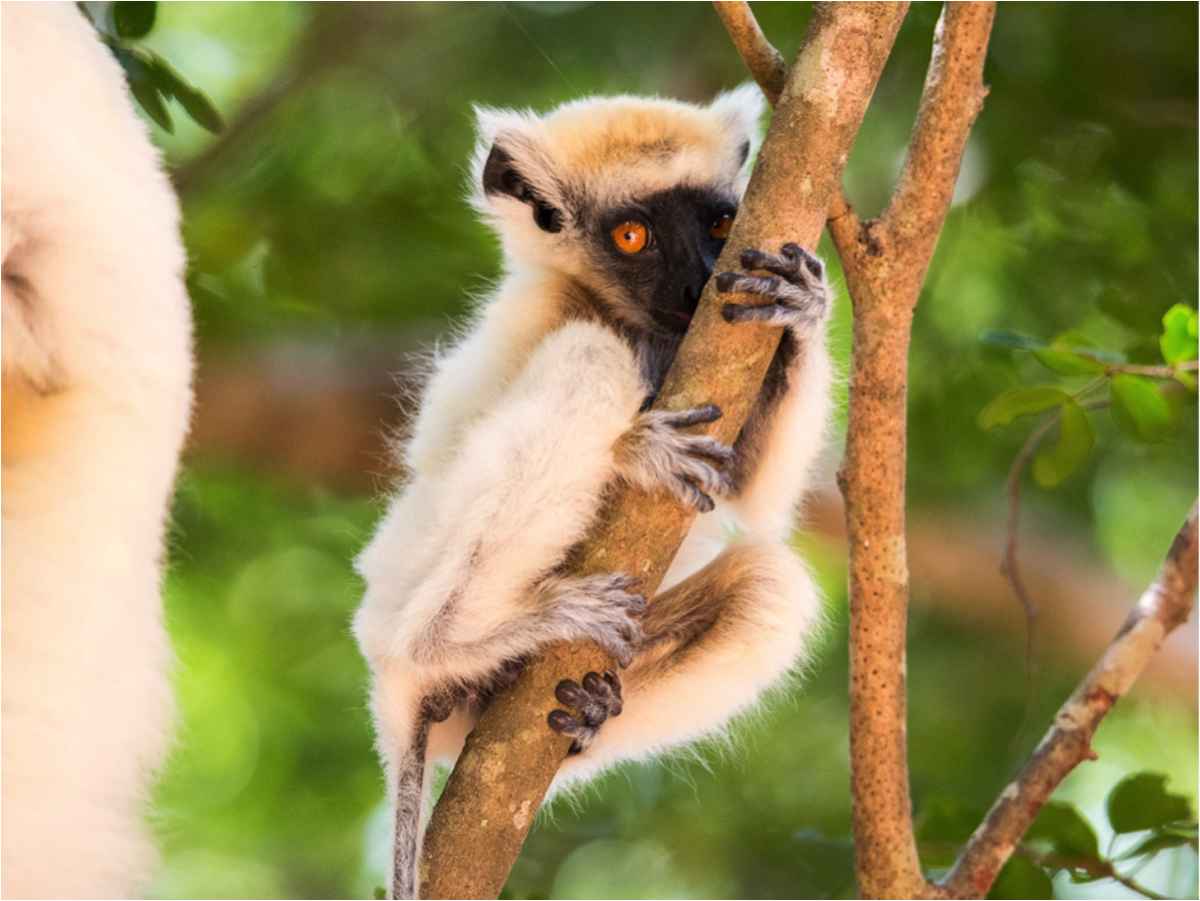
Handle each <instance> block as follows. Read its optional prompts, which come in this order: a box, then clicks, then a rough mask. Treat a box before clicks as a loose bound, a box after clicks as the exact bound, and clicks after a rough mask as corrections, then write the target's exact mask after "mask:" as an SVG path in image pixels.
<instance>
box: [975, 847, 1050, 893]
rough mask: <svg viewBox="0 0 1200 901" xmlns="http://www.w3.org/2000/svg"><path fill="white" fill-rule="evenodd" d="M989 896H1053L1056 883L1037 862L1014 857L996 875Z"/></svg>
mask: <svg viewBox="0 0 1200 901" xmlns="http://www.w3.org/2000/svg"><path fill="white" fill-rule="evenodd" d="M988 897H989V898H1053V897H1054V883H1053V882H1052V881H1051V880H1050V876H1049V875H1047V873H1046V871H1045V870H1043V869H1042V868H1041V867H1039V866H1038V865H1037V864H1035V863H1033V862H1031V861H1028V860H1026V859H1025V858H1024V857H1012V858H1009V861H1008V863H1006V864H1005V865H1004V869H1002V870H1001V871H1000V875H999V876H997V877H996V881H995V883H993V885H992V890H991V891H990V892H988Z"/></svg>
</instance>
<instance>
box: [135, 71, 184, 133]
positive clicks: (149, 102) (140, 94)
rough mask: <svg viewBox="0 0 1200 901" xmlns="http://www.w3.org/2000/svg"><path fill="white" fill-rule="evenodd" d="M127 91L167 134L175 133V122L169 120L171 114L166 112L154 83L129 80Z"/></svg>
mask: <svg viewBox="0 0 1200 901" xmlns="http://www.w3.org/2000/svg"><path fill="white" fill-rule="evenodd" d="M129 91H130V93H132V94H133V96H134V97H135V98H136V99H137V102H138V103H140V104H141V106H142V109H144V110H145V111H146V115H148V116H149V117H150V118H151V119H153V120H154V121H155V122H157V123H158V124H159V125H160V126H161V127H162V129H163V130H164V131H166V132H167V133H168V134H174V133H175V123H174V122H172V121H171V114H170V113H168V112H167V108H166V106H165V105H164V104H163V102H162V98H161V97H160V96H159V94H158V89H157V88H156V87H154V85H152V84H150V83H149V82H146V81H132V80H130V81H129Z"/></svg>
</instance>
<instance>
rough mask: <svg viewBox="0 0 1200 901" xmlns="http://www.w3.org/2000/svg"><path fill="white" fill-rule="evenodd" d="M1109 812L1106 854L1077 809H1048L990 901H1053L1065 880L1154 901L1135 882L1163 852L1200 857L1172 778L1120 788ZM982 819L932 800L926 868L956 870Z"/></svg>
mask: <svg viewBox="0 0 1200 901" xmlns="http://www.w3.org/2000/svg"><path fill="white" fill-rule="evenodd" d="M1105 812H1106V814H1107V819H1108V827H1109V829H1110V830H1111V832H1112V833H1113V838H1112V840H1111V841H1110V842H1109V845H1108V847H1107V848H1106V849H1104V850H1101V847H1100V840H1099V838H1098V836H1097V830H1096V827H1095V826H1094V825H1093V824H1092V823H1091V822H1090V821H1089V820H1088V818H1087V817H1086V816H1084V814H1083V813H1082V812H1080V810H1079V809H1078V808H1077V807H1076V806H1075V805H1073V804H1070V803H1068V802H1065V801H1050V802H1049V803H1047V804H1046V805H1045V806H1044V807H1043V808H1042V810H1041V812H1040V813H1039V814H1038V817H1037V819H1036V820H1034V822H1033V825H1032V826H1031V827H1030V828H1029V830H1028V831H1027V832H1026V833H1025V836H1024V838H1023V839H1022V841H1021V844H1020V845H1019V846H1018V848H1017V850H1016V852H1015V853H1014V855H1013V857H1012V858H1011V859H1010V860H1009V862H1008V864H1006V865H1005V867H1004V869H1003V870H1002V871H1001V872H1000V875H999V877H998V878H997V880H996V882H995V885H994V886H993V888H992V891H991V893H990V894H989V896H988V897H990V898H1054V897H1056V895H1055V890H1054V882H1053V879H1054V877H1055V876H1056V875H1058V874H1059V873H1065V874H1067V876H1068V877H1069V878H1070V881H1071V882H1072V883H1076V884H1080V883H1095V882H1102V881H1104V880H1111V881H1113V882H1117V883H1119V884H1121V885H1123V886H1125V887H1126V888H1127V889H1130V890H1131V891H1134V892H1136V893H1138V894H1141V895H1143V896H1145V897H1147V898H1158V897H1161V896H1160V895H1158V894H1157V893H1155V892H1154V891H1152V890H1150V889H1148V888H1146V887H1144V886H1142V885H1140V884H1139V883H1138V882H1137V881H1136V880H1135V877H1136V876H1137V875H1138V874H1139V872H1140V871H1141V870H1142V869H1143V868H1144V867H1145V866H1146V865H1147V864H1148V863H1149V862H1150V861H1151V860H1153V859H1154V857H1155V856H1156V855H1157V854H1159V853H1160V852H1162V851H1165V850H1168V849H1172V848H1185V847H1190V848H1191V849H1192V851H1193V853H1194V852H1195V851H1196V849H1197V827H1196V814H1195V811H1193V810H1192V806H1191V803H1190V802H1189V800H1188V799H1187V798H1186V797H1184V796H1183V795H1178V794H1173V793H1171V792H1170V791H1168V789H1167V777H1166V776H1164V775H1162V774H1160V773H1152V772H1140V773H1133V774H1131V775H1128V776H1126V777H1125V778H1123V779H1122V780H1121V781H1120V782H1118V783H1117V784H1116V785H1115V786H1114V787H1113V789H1112V790H1111V791H1110V792H1109V794H1108V798H1107V800H1106V801H1105ZM981 816H982V812H981V811H979V810H976V809H974V808H973V807H972V806H971V805H969V804H966V803H964V802H962V801H960V800H958V799H956V798H951V797H936V798H931V799H929V800H928V801H927V802H926V804H925V806H924V809H923V811H922V813H921V816H920V817H919V818H918V821H917V840H918V842H919V843H920V846H921V856H922V860H923V862H924V863H925V865H926V866H928V867H933V868H938V867H945V866H949V865H950V864H951V863H952V862H953V860H954V857H955V855H956V854H957V853H958V851H959V849H960V848H961V846H962V844H963V843H964V842H965V841H966V839H967V838H968V837H969V835H970V833H971V830H972V829H973V828H974V826H975V825H976V824H978V822H979V821H980V819H981ZM1127 839H1129V840H1131V841H1126V840H1127ZM1122 845H1124V846H1125V847H1121V846H1122Z"/></svg>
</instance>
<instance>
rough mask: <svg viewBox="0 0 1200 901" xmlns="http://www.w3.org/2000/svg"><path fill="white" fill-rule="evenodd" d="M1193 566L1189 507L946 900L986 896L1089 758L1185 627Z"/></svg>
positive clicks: (1195, 552)
mask: <svg viewBox="0 0 1200 901" xmlns="http://www.w3.org/2000/svg"><path fill="white" fill-rule="evenodd" d="M1198 561H1200V541H1198V540H1197V528H1196V504H1193V505H1192V510H1191V512H1190V513H1189V514H1188V517H1187V519H1186V520H1185V521H1184V524H1183V526H1182V528H1180V530H1179V533H1178V534H1177V535H1176V536H1175V541H1174V542H1173V543H1172V545H1171V549H1170V551H1169V552H1168V553H1167V557H1166V560H1165V561H1164V562H1163V565H1162V567H1161V568H1160V569H1159V571H1158V576H1157V577H1156V578H1155V580H1154V582H1153V583H1151V585H1150V587H1149V588H1148V589H1146V592H1145V593H1144V594H1143V595H1142V597H1141V599H1140V600H1139V601H1138V604H1137V606H1136V607H1134V609H1133V612H1132V613H1130V614H1129V618H1128V619H1127V620H1126V621H1125V624H1124V625H1123V626H1122V627H1121V629H1120V631H1119V632H1118V633H1117V636H1116V638H1114V639H1113V642H1112V644H1111V645H1109V647H1108V650H1107V651H1105V653H1104V656H1103V657H1101V658H1100V661H1099V662H1098V663H1097V664H1096V665H1095V666H1094V667H1093V668H1092V671H1091V672H1090V673H1088V674H1087V676H1086V677H1085V678H1084V680H1083V681H1082V682H1080V683H1079V686H1078V687H1077V688H1076V689H1075V691H1074V693H1073V694H1072V695H1071V697H1070V698H1068V699H1067V702H1066V703H1065V704H1063V706H1062V707H1060V708H1059V710H1058V713H1057V714H1055V716H1054V722H1053V724H1052V725H1051V726H1050V730H1049V731H1048V732H1047V733H1046V735H1045V737H1044V738H1043V739H1042V741H1041V743H1040V744H1039V745H1038V746H1037V748H1035V749H1034V751H1033V753H1032V754H1031V755H1030V757H1029V759H1028V760H1027V761H1026V762H1025V765H1024V766H1023V767H1021V771H1020V772H1019V773H1018V774H1017V778H1016V779H1015V780H1014V781H1013V782H1012V783H1011V784H1009V786H1008V787H1007V788H1005V789H1004V791H1003V792H1001V794H1000V797H999V798H998V799H997V801H996V803H995V804H993V805H992V809H991V810H990V811H988V814H987V816H986V817H985V818H984V821H983V823H982V824H981V825H980V827H979V828H978V829H977V830H975V834H974V835H973V836H971V840H970V842H969V843H968V844H967V848H966V850H965V851H964V852H963V853H962V856H961V857H959V859H958V862H957V863H956V864H955V865H954V869H953V870H951V872H950V874H949V875H948V876H947V877H946V881H945V884H944V885H945V888H946V890H947V891H948V892H949V893H950V896H951V897H955V898H982V897H984V896H985V895H986V894H987V893H988V890H989V889H990V888H991V887H992V883H993V882H995V880H996V876H997V875H998V874H999V872H1000V868H1001V867H1002V866H1004V863H1005V861H1007V860H1008V858H1009V857H1010V856H1012V853H1013V851H1014V849H1015V848H1016V847H1017V843H1018V842H1020V840H1021V836H1023V835H1024V834H1025V830H1027V829H1028V828H1029V826H1030V825H1031V824H1032V823H1033V821H1034V818H1035V817H1037V814H1038V811H1040V810H1041V809H1042V806H1043V805H1044V804H1045V803H1046V801H1047V800H1049V798H1050V795H1051V794H1053V792H1054V790H1055V789H1056V788H1058V785H1059V783H1061V782H1062V780H1063V779H1064V778H1066V776H1067V774H1068V773H1070V772H1071V770H1073V769H1075V767H1077V766H1079V764H1081V763H1083V762H1084V761H1085V760H1093V759H1095V754H1094V753H1093V751H1092V736H1093V735H1095V733H1096V729H1097V727H1099V725H1100V721H1101V720H1102V719H1104V716H1105V714H1107V713H1108V711H1109V710H1111V709H1112V706H1113V704H1115V703H1116V702H1117V700H1118V699H1119V698H1120V697H1121V696H1122V695H1124V694H1125V692H1127V691H1128V690H1129V687H1130V686H1131V685H1132V684H1133V682H1134V680H1135V679H1136V678H1137V677H1138V676H1139V675H1140V674H1141V672H1142V670H1143V669H1144V668H1145V666H1146V663H1147V662H1148V661H1149V660H1150V658H1151V657H1153V656H1154V654H1156V653H1157V652H1158V649H1159V647H1160V646H1161V645H1162V643H1163V639H1165V638H1166V637H1167V635H1169V634H1170V633H1171V632H1172V631H1173V630H1174V629H1175V628H1176V627H1177V626H1179V625H1181V624H1183V623H1184V622H1186V621H1187V618H1188V616H1189V614H1190V613H1191V611H1192V603H1193V598H1194V597H1195V594H1196V567H1197V563H1198Z"/></svg>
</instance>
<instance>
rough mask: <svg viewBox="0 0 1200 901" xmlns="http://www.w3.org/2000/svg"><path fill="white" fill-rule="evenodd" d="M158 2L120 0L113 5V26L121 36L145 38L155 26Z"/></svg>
mask: <svg viewBox="0 0 1200 901" xmlns="http://www.w3.org/2000/svg"><path fill="white" fill-rule="evenodd" d="M157 6H158V4H157V3H153V2H145V0H119V2H117V3H114V4H113V5H112V13H111V15H112V23H113V28H114V30H115V31H116V33H117V37H119V38H134V39H136V38H144V37H145V36H146V35H148V34H149V33H150V29H151V28H153V27H154V17H155V14H156V13H157Z"/></svg>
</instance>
